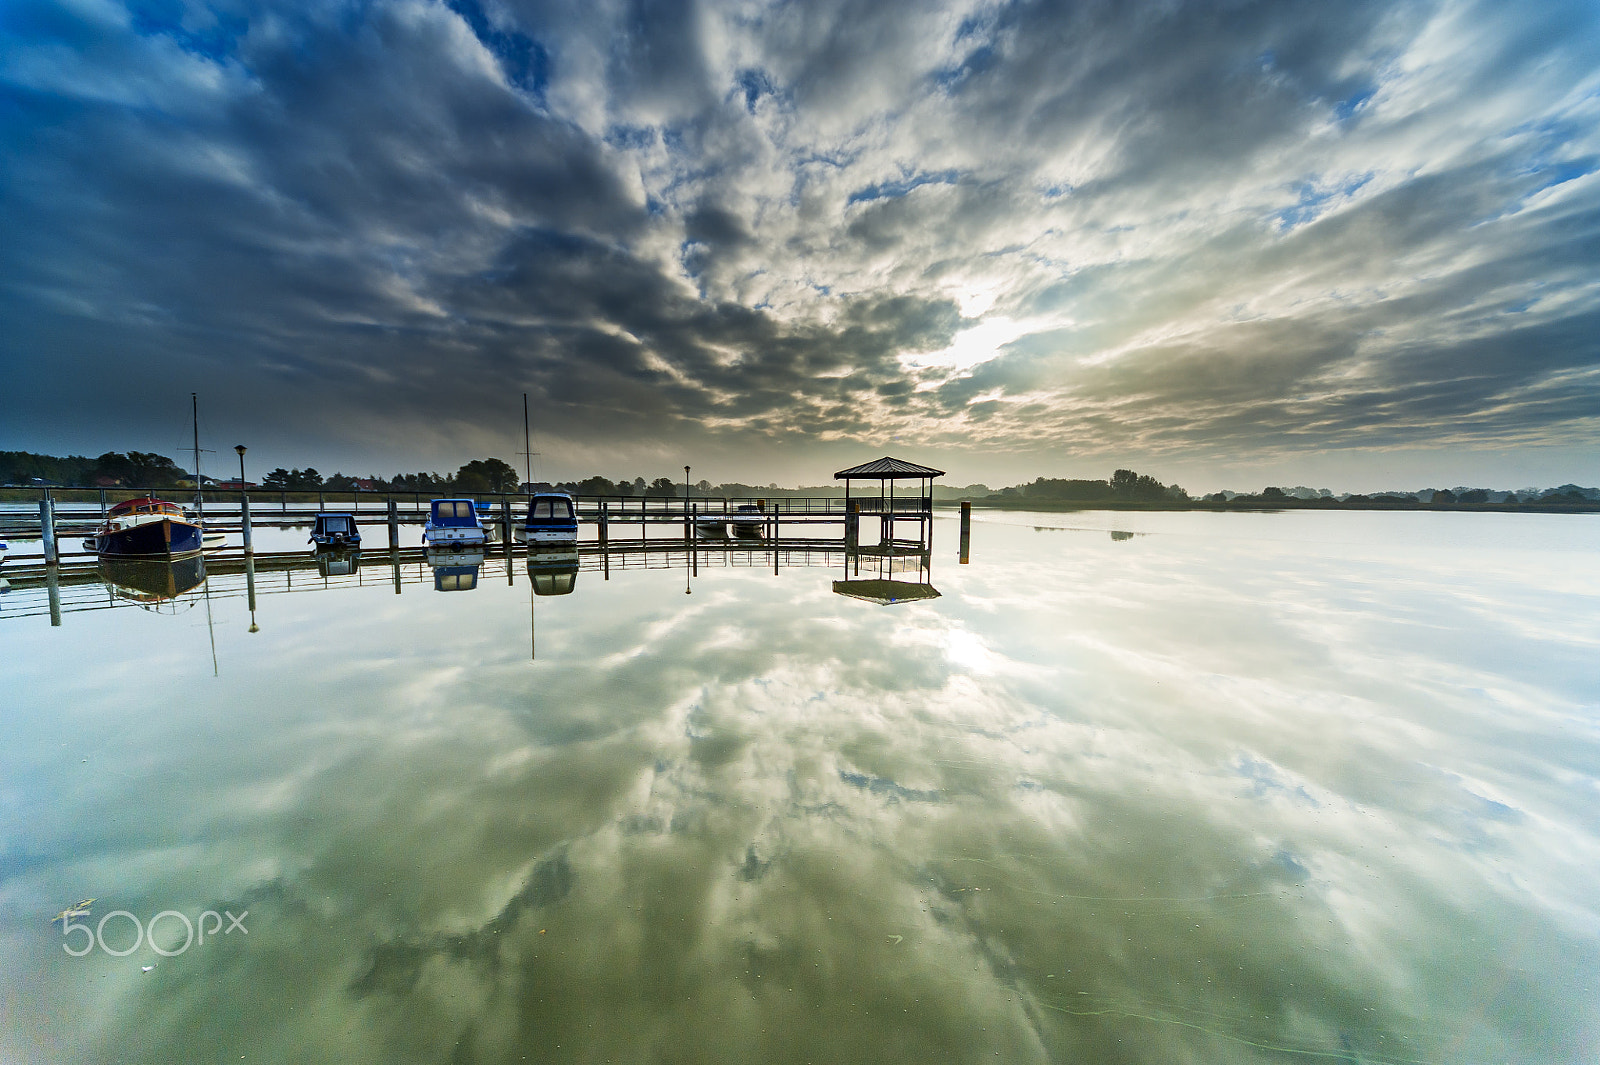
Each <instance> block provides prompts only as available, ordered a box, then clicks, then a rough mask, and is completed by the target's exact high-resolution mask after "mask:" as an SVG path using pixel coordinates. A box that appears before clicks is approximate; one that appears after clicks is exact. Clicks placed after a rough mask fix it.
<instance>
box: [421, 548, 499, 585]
mask: <svg viewBox="0 0 1600 1065" xmlns="http://www.w3.org/2000/svg"><path fill="white" fill-rule="evenodd" d="M485 557H486V556H485V554H484V547H483V545H482V544H474V545H472V546H468V547H430V548H428V565H430V566H432V567H433V590H434V591H436V592H470V591H471V590H472V589H474V588H476V587H477V586H478V567H479V566H482V565H483V563H484V559H485Z"/></svg>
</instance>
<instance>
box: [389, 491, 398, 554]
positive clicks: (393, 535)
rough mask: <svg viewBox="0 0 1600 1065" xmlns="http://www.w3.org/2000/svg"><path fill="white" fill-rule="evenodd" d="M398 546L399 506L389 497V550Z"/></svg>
mask: <svg viewBox="0 0 1600 1065" xmlns="http://www.w3.org/2000/svg"><path fill="white" fill-rule="evenodd" d="M399 547H400V506H399V504H398V503H396V502H395V501H394V497H393V496H390V497H389V550H390V551H395V550H398V549H399Z"/></svg>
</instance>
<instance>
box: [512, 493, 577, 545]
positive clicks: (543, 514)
mask: <svg viewBox="0 0 1600 1065" xmlns="http://www.w3.org/2000/svg"><path fill="white" fill-rule="evenodd" d="M522 536H523V539H525V540H526V541H527V542H528V544H529V545H530V546H531V545H533V544H572V543H577V541H578V511H577V508H576V507H575V506H574V505H573V502H572V497H571V496H569V495H568V494H567V493H565V492H536V493H535V494H534V496H533V498H532V499H530V500H529V501H528V520H527V521H526V522H524V523H523V525H522Z"/></svg>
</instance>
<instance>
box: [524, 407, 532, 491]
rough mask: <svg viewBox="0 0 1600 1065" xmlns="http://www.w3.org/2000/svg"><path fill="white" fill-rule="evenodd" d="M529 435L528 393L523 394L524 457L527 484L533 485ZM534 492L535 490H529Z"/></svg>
mask: <svg viewBox="0 0 1600 1065" xmlns="http://www.w3.org/2000/svg"><path fill="white" fill-rule="evenodd" d="M530 439H531V438H530V437H529V435H528V393H526V392H524V393H522V455H523V459H524V463H525V465H526V469H527V474H528V476H527V483H528V484H530V485H531V484H532V483H533V445H532V444H531V443H530V442H529V441H530ZM528 491H530V492H531V491H533V489H531V488H530V489H528Z"/></svg>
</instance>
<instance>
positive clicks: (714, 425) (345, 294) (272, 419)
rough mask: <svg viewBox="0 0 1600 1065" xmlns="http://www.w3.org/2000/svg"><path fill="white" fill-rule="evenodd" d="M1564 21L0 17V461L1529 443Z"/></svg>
mask: <svg viewBox="0 0 1600 1065" xmlns="http://www.w3.org/2000/svg"><path fill="white" fill-rule="evenodd" d="M1596 31H1597V22H1596V17H1595V15H1594V13H1593V11H1592V10H1591V9H1589V8H1588V7H1586V6H1583V5H1560V4H1553V5H1546V6H1544V7H1541V8H1539V9H1538V10H1537V11H1532V12H1516V13H1514V12H1511V11H1509V10H1508V9H1505V8H1503V7H1498V6H1494V5H1474V4H1469V3H1453V2H1444V0H1441V2H1436V3H1414V4H1406V5H1400V6H1396V5H1393V4H1377V3H1373V4H1355V5H1346V6H1345V7H1342V8H1341V9H1340V10H1339V11H1337V12H1334V11H1331V10H1330V11H1326V12H1324V11H1321V10H1315V9H1296V8H1285V7H1283V6H1281V5H1270V4H1246V5H1240V6H1236V7H1230V8H1222V7H1220V6H1217V5H1209V4H1206V5H1201V4H1190V5H1171V6H1161V7H1157V6H1153V5H1110V4H1107V5H1073V6H1070V7H1062V6H1061V5H1051V4H1034V3H1014V4H1003V5H992V4H977V3H948V4H941V5H934V6H929V5H926V4H915V5H914V4H909V3H904V2H891V3H874V4H861V3H843V2H839V3H816V4H805V5H777V6H770V7H764V6H756V7H738V6H733V5H724V4H716V3H690V2H687V0H684V2H679V3H675V4H647V3H605V4H598V5H591V6H588V7H586V8H585V9H584V10H582V11H581V12H578V11H574V10H572V9H569V8H568V7H566V6H564V5H542V4H536V3H517V2H511V0H506V2H501V3H480V2H477V0H454V2H452V3H450V4H442V3H431V2H422V0H410V2H405V3H400V4H394V5H384V6H381V7H377V8H370V9H361V10H359V11H351V10H347V9H345V8H343V7H339V6H335V5H327V6H324V5H274V4H266V5H252V6H251V7H250V8H248V9H243V8H240V9H235V8H232V7H230V6H228V5H225V4H215V5H208V4H203V3H190V4H186V5H183V6H181V7H173V8H160V9H157V8H155V7H146V6H139V5H131V6H124V5H122V4H120V3H114V2H111V0H101V2H98V3H93V4H87V3H86V4H79V5H74V6H65V5H54V4H49V3H43V2H31V3H23V4H18V5H13V6H12V7H11V8H9V9H8V13H7V15H6V18H5V21H4V23H3V24H0V35H3V43H4V49H3V54H4V56H5V59H4V60H3V61H0V99H3V101H4V107H3V110H0V124H3V133H4V136H5V137H6V140H7V143H8V145H9V146H10V147H11V151H10V153H9V159H8V162H7V164H6V166H5V168H4V170H3V171H0V193H3V194H4V196H5V197H6V201H7V203H8V205H10V209H9V210H8V211H7V213H6V217H5V219H4V220H0V238H3V240H0V245H3V246H0V307H3V313H4V314H5V317H6V320H7V321H8V323H9V328H8V330H7V336H6V338H5V339H4V340H3V341H0V344H4V348H3V349H0V350H3V352H4V358H5V360H6V363H7V366H8V372H9V375H10V379H11V380H13V381H14V382H15V383H16V385H17V386H18V387H20V388H25V389H27V390H29V391H30V392H31V393H32V394H34V395H36V396H38V397H39V401H38V402H37V403H36V404H35V405H34V407H33V408H32V409H30V410H29V411H26V412H24V413H23V414H22V416H21V417H20V418H19V419H18V420H16V421H15V422H14V423H12V424H11V425H10V426H9V428H10V433H9V434H8V436H7V440H6V443H7V444H8V445H10V446H23V447H30V446H32V447H44V443H42V442H41V441H45V442H47V441H49V440H52V439H57V440H63V441H65V440H69V439H70V440H74V441H78V440H82V439H83V438H85V437H86V436H87V437H92V438H93V441H94V442H93V443H87V442H86V443H77V444H74V445H73V446H74V447H76V448H79V449H82V450H88V451H91V452H92V451H94V450H96V449H97V448H101V447H118V448H122V447H128V446H135V442H133V441H130V440H128V439H125V437H126V433H127V431H128V430H127V429H126V426H120V427H119V426H117V425H116V422H117V421H118V415H117V413H116V412H118V411H120V410H122V409H125V408H126V406H127V405H128V404H129V403H130V402H131V403H134V404H143V405H148V406H159V405H160V404H161V403H162V402H163V401H164V397H166V398H168V399H170V397H171V395H173V394H174V393H176V394H178V395H180V396H181V393H182V392H184V391H189V390H192V389H199V390H201V391H202V392H203V393H205V395H206V397H207V404H208V410H210V411H212V412H213V413H212V417H213V418H215V419H217V420H218V421H219V422H224V423H226V424H229V425H230V426H234V425H244V426H247V427H249V428H250V431H252V432H255V433H259V434H260V435H261V436H262V437H263V438H268V439H270V438H271V437H273V436H276V437H278V438H279V439H278V444H277V445H276V446H277V447H279V448H280V449H282V448H291V449H292V448H296V447H298V448H303V449H305V458H304V459H302V460H301V461H309V460H310V459H311V458H312V457H313V455H316V456H319V457H318V458H317V464H318V465H319V466H320V467H333V466H335V465H339V464H340V463H341V462H345V461H347V460H346V459H340V458H334V457H331V456H330V457H321V456H324V454H325V453H329V452H331V453H332V455H344V456H347V457H348V461H349V462H356V461H360V462H362V463H364V464H366V465H369V466H371V467H372V468H375V469H387V468H390V467H393V468H400V467H402V466H404V467H416V466H425V465H434V466H438V467H453V466H454V465H456V464H458V463H459V461H463V460H464V459H465V458H466V457H470V456H471V455H473V454H477V453H479V452H480V451H483V450H484V449H485V448H492V447H495V446H499V447H500V449H501V450H505V446H504V445H503V444H497V443H496V441H498V440H499V439H500V438H501V437H502V436H503V435H504V434H503V433H501V432H500V431H499V430H498V429H491V428H489V427H488V426H487V425H486V424H485V421H484V418H483V413H484V412H485V411H486V410H487V409H489V408H490V407H493V406H494V405H495V404H500V403H503V397H504V396H505V395H506V394H507V393H508V392H511V393H514V392H516V391H524V390H525V391H528V392H530V393H531V394H533V395H534V396H536V397H537V398H538V401H539V405H540V410H541V426H543V427H545V429H547V430H548V431H549V432H550V433H551V434H552V435H555V436H559V438H560V440H561V441H562V446H563V447H564V448H566V449H567V451H568V453H569V459H568V461H576V458H575V456H578V455H590V456H598V455H602V454H604V455H607V456H610V457H611V458H612V459H613V460H614V461H639V460H641V459H642V458H644V457H647V456H650V455H655V454H663V453H665V452H668V451H672V450H674V449H683V448H693V449H696V450H698V451H701V452H707V451H709V452H710V453H713V454H719V455H722V456H723V457H724V458H725V459H726V460H728V461H730V462H737V461H740V460H739V459H736V458H734V456H738V455H743V456H745V458H744V459H743V461H746V462H748V461H749V457H750V456H753V455H761V454H766V455H770V454H772V453H773V452H772V451H770V450H764V449H776V448H780V447H781V448H786V449H788V450H789V451H790V452H793V453H797V454H798V453H801V452H806V453H810V452H814V451H816V450H817V449H819V448H824V447H827V446H838V447H845V446H847V445H849V446H850V448H851V450H852V451H855V450H860V449H863V448H870V447H875V446H877V445H878V443H879V442H882V441H885V440H887V438H889V437H891V436H892V437H894V438H896V439H899V440H901V441H903V442H904V444H905V445H906V446H920V447H922V448H926V449H928V450H929V452H930V454H937V453H939V452H940V451H941V450H949V449H960V450H965V451H969V452H970V451H978V452H983V453H986V454H989V455H992V456H1001V457H1003V456H1007V455H1011V456H1023V455H1032V456H1039V455H1050V454H1056V455H1060V454H1064V453H1068V452H1072V451H1079V452H1082V451H1085V450H1091V451H1096V452H1107V451H1120V452H1122V453H1124V454H1132V455H1139V456H1146V457H1152V458H1153V457H1156V456H1163V455H1166V456H1170V455H1173V454H1177V453H1183V454H1186V455H1191V456H1192V455H1206V454H1214V455H1228V456H1232V457H1235V458H1236V457H1238V456H1240V455H1249V454H1259V455H1268V454H1276V453H1281V452H1282V451H1283V450H1284V449H1289V450H1291V451H1293V450H1303V451H1313V450H1329V449H1333V450H1338V449H1370V448H1380V449H1382V448H1408V447H1416V446H1420V445H1422V444H1428V445H1434V446H1437V445H1442V444H1450V445H1452V446H1458V447H1483V448H1517V447H1532V446H1541V445H1549V444H1552V443H1554V442H1558V441H1559V442H1565V443H1567V444H1569V445H1570V444H1571V443H1572V442H1573V441H1574V440H1584V439H1592V436H1593V434H1594V432H1595V429H1596V422H1595V417H1594V415H1593V414H1592V412H1591V410H1590V409H1587V408H1586V405H1585V402H1584V401H1585V399H1586V398H1587V397H1592V394H1593V387H1594V386H1593V378H1594V372H1595V367H1596V364H1597V359H1596V355H1597V352H1596V349H1595V344H1594V341H1593V340H1592V339H1591V338H1592V337H1593V336H1594V335H1595V334H1594V331H1593V329H1592V327H1591V325H1592V318H1593V315H1594V314H1595V312H1596V310H1597V306H1600V305H1597V290H1596V286H1595V285H1594V284H1593V283H1592V281H1591V278H1592V276H1593V274H1594V265H1595V263H1594V259H1595V251H1594V247H1595V242H1594V238H1595V230H1596V220H1597V218H1600V177H1596V173H1595V172H1596V170H1597V169H1600V136H1597V129H1600V123H1597V121H1596V119H1597V117H1600V102H1597V100H1600V94H1597V87H1600V72H1597V69H1596V65H1595V63H1594V62H1593V58H1592V57H1593V55H1594V54H1595V49H1594V48H1593V45H1594V43H1595V41H1596V37H1597V32H1596ZM63 363H65V364H68V365H71V366H72V367H74V369H75V374H74V379H73V382H72V384H71V387H68V383H67V382H65V381H63V379H62V377H61V375H60V373H59V372H58V369H57V368H58V367H59V366H60V365H62V364H63ZM84 381H87V382H89V383H88V385H87V387H84V386H82V384H81V382H84ZM213 397H214V398H213ZM244 397H248V400H247V399H245V398H244ZM1588 406H1589V407H1592V404H1590V405H1588ZM513 413H514V412H513ZM506 420H507V422H508V423H509V422H510V421H514V420H515V419H514V417H512V415H511V414H507V415H506ZM91 426H94V427H96V428H90V427H91ZM542 431H544V430H542ZM830 441H831V442H833V443H832V445H830V443H829V442H830ZM138 443H140V444H145V445H147V446H155V447H159V446H162V445H160V444H159V443H153V442H149V441H140V442H138ZM808 449H809V450H808ZM629 456H631V458H630V457H629ZM996 461H999V460H998V459H997V460H996ZM1012 461H1017V462H1020V461H1023V460H1022V459H1021V458H1017V459H1015V460H1012ZM291 464H292V463H291ZM562 472H571V473H577V472H588V471H587V470H579V469H573V470H570V471H562ZM735 472H742V471H735ZM755 472H759V471H751V473H752V474H753V473H755Z"/></svg>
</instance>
